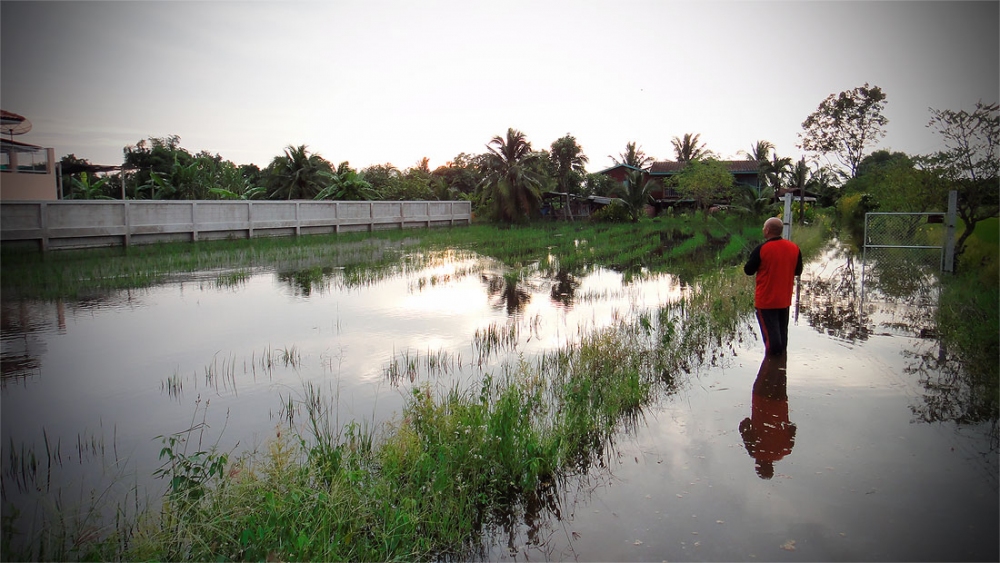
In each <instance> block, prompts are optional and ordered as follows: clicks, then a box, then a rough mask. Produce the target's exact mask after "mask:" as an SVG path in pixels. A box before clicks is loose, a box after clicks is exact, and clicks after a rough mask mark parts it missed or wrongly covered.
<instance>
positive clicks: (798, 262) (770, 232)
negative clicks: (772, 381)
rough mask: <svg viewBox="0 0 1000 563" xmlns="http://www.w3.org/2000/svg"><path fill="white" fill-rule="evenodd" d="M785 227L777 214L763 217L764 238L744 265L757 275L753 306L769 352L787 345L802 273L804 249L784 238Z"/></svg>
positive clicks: (776, 350)
mask: <svg viewBox="0 0 1000 563" xmlns="http://www.w3.org/2000/svg"><path fill="white" fill-rule="evenodd" d="M782 228H783V225H782V223H781V219H778V218H777V217H771V218H770V219H768V220H767V221H764V239H765V240H764V242H762V243H761V244H760V245H759V246H757V248H755V249H753V252H751V253H750V259H749V260H747V263H746V265H744V266H743V271H744V272H745V273H746V274H747V275H748V276H752V275H754V274H756V275H757V278H756V282H757V290H756V292H755V293H754V307H756V308H757V323H758V324H760V333H761V336H762V337H763V338H764V349H765V350H766V351H767V353H768V354H770V355H779V354H784V353H785V348H786V347H787V346H788V308H789V307H790V306H791V305H792V292H793V290H794V288H795V276H798V275H801V274H802V252H801V251H800V250H799V247H798V245H796V244H795V243H794V242H792V241H790V240H785V239H783V238H781V231H782Z"/></svg>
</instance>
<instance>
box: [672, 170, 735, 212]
mask: <svg viewBox="0 0 1000 563" xmlns="http://www.w3.org/2000/svg"><path fill="white" fill-rule="evenodd" d="M734 181H735V180H734V177H733V174H732V172H730V171H729V169H728V168H726V165H725V164H723V163H722V162H719V161H718V160H715V159H714V158H709V159H706V160H694V161H691V162H689V163H688V165H687V166H685V167H684V170H682V171H681V172H680V174H677V191H678V192H679V193H681V194H683V195H685V196H687V197H690V198H692V199H694V200H695V202H696V203H697V205H698V206H699V207H700V208H702V209H704V208H707V207H708V206H709V204H711V203H712V202H713V201H717V200H722V199H728V198H729V197H730V195H731V194H730V188H732V186H733V182H734Z"/></svg>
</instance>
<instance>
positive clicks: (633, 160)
mask: <svg viewBox="0 0 1000 563" xmlns="http://www.w3.org/2000/svg"><path fill="white" fill-rule="evenodd" d="M618 156H619V157H620V158H621V159H620V160H619V159H618V158H615V157H613V156H611V155H608V157H609V158H611V160H613V161H615V164H616V165H622V164H624V165H626V166H631V167H633V168H642V169H645V168H646V167H648V166H649V165H650V164H651V163H652V162H653V157H651V156H646V153H644V152H643V151H642V148H640V147H638V146H637V145H636V144H635V143H625V152H623V153H621V154H619V155H618Z"/></svg>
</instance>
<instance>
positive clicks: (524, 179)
mask: <svg viewBox="0 0 1000 563" xmlns="http://www.w3.org/2000/svg"><path fill="white" fill-rule="evenodd" d="M486 148H487V149H489V152H487V153H485V154H484V155H483V161H482V167H483V180H482V182H481V183H480V187H481V192H482V193H481V195H482V200H481V201H482V202H483V203H484V204H486V205H488V206H491V207H492V212H493V214H494V216H495V217H496V218H497V219H500V220H502V221H507V222H510V223H513V222H515V221H520V220H523V219H526V218H528V217H531V216H533V215H534V214H535V213H536V212H537V210H538V208H539V207H540V206H541V201H542V193H541V187H542V178H541V177H540V174H539V172H538V170H539V168H540V167H538V166H536V165H535V164H536V163H535V162H534V161H535V160H536V159H537V158H539V156H538V153H533V152H531V143H529V142H528V141H527V140H526V139H525V137H524V133H522V132H520V131H518V130H517V129H513V128H509V129H507V136H506V138H504V137H501V136H499V135H497V136H496V137H493V139H492V140H491V141H490V143H489V144H488V145H487V146H486Z"/></svg>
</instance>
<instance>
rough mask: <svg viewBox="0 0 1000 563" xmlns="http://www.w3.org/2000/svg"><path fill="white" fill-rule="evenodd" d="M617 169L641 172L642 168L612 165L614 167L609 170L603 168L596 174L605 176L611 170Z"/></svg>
mask: <svg viewBox="0 0 1000 563" xmlns="http://www.w3.org/2000/svg"><path fill="white" fill-rule="evenodd" d="M619 168H627V169H629V170H642V168H639V167H637V166H632V165H629V164H616V165H614V166H612V167H610V168H605V169H604V170H601V171H599V172H597V173H598V174H607V173H608V172H611V171H612V170H617V169H619Z"/></svg>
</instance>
